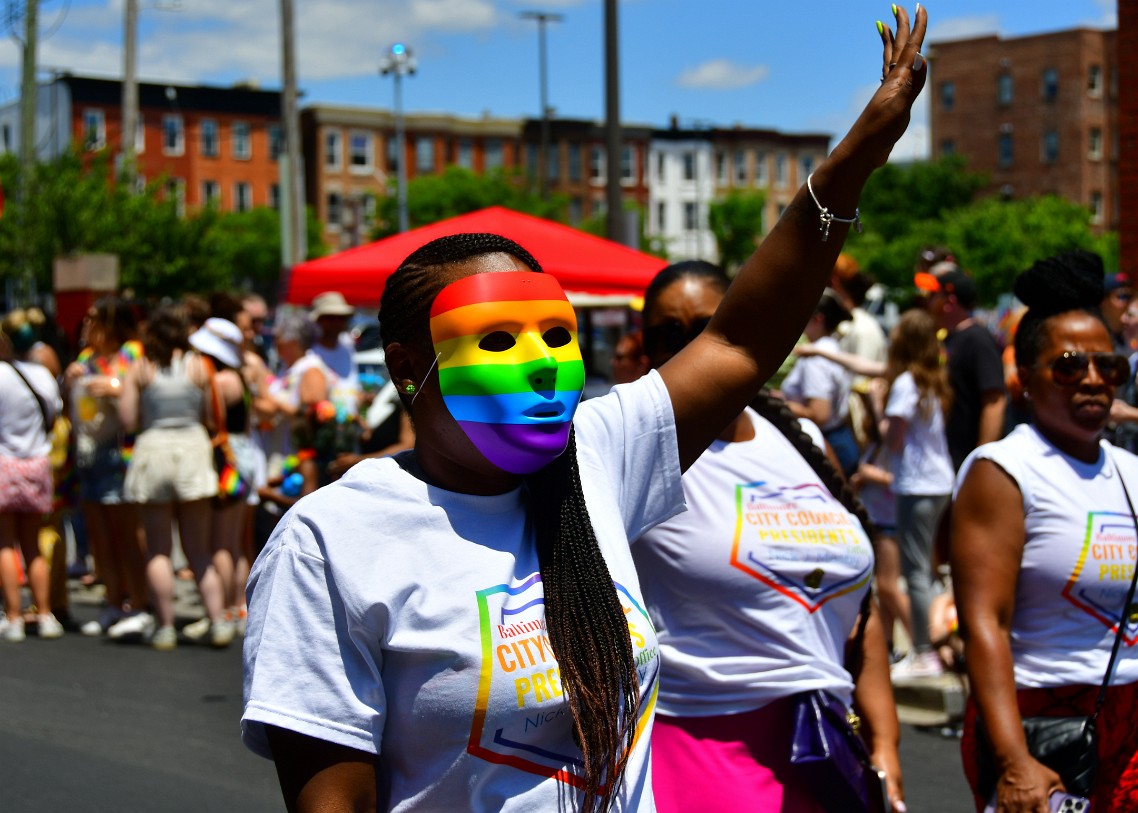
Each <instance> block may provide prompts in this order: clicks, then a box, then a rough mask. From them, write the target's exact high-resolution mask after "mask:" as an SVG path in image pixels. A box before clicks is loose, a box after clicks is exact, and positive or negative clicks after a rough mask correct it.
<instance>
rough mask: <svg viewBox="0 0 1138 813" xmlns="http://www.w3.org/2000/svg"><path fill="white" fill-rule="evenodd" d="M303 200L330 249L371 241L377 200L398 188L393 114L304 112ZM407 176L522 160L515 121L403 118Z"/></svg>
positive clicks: (343, 109)
mask: <svg viewBox="0 0 1138 813" xmlns="http://www.w3.org/2000/svg"><path fill="white" fill-rule="evenodd" d="M300 121H301V124H300V126H301V137H302V142H303V145H304V146H303V152H304V156H305V190H306V191H305V197H306V198H307V200H308V203H309V205H310V206H312V207H314V209H315V211H316V216H317V218H318V219H319V220H320V221H321V222H322V223H323V224H324V239H325V241H326V242H327V243H328V245H329V246H331V247H332V249H333V250H337V249H340V248H347V247H350V246H356V245H359V244H361V243H363V242H367V239H368V233H369V232H370V231H371V229H372V227H373V226H374V224H375V213H376V201H377V199H378V198H380V197H384V196H385V195H387V194H388V193H389V190H393V189H394V185H395V179H396V175H397V174H398V171H399V170H398V166H399V164H398V161H399V158H400V156H399V155H398V154H397V153H398V148H397V141H396V138H395V114H394V113H393V112H391V111H390V110H381V109H378V108H363V107H347V106H341V105H326V104H316V105H312V106H310V107H306V108H305V109H304V110H302V111H301V114H300ZM403 121H404V148H405V154H404V155H403V156H402V159H403V161H404V162H405V163H406V167H407V179H408V180H410V179H412V178H414V177H416V176H417V175H431V174H439V173H442V172H443V170H444V169H445V168H446V167H448V166H459V167H465V168H467V169H470V170H473V171H474V172H477V173H479V174H481V173H483V172H488V171H491V170H494V169H498V168H501V169H512V168H514V167H517V166H518V165H519V155H520V146H519V135H520V132H521V121H520V120H518V119H503V118H493V117H490V116H482V117H480V118H467V117H461V116H452V115H446V114H428V113H411V114H407V115H405V116H404V119H403Z"/></svg>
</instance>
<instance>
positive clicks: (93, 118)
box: [83, 109, 107, 152]
mask: <svg viewBox="0 0 1138 813" xmlns="http://www.w3.org/2000/svg"><path fill="white" fill-rule="evenodd" d="M105 146H107V122H106V118H105V116H104V115H103V111H102V110H95V109H87V110H84V111H83V149H85V150H87V151H88V152H95V151H96V150H101V149H103V147H105Z"/></svg>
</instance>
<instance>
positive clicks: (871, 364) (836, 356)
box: [794, 344, 886, 378]
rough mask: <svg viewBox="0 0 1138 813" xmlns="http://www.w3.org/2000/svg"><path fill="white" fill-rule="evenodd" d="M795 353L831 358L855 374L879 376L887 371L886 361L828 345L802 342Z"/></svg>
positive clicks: (804, 355) (795, 349)
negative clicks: (846, 351) (834, 348)
mask: <svg viewBox="0 0 1138 813" xmlns="http://www.w3.org/2000/svg"><path fill="white" fill-rule="evenodd" d="M794 355H796V356H802V357H806V358H809V357H810V356H820V357H821V358H824V359H829V360H830V361H832V362H834V363H835V364H840V365H842V366H843V367H845V368H846V369H847V370H849V371H850V372H851V373H853V374H854V375H864V376H866V377H868V378H877V377H880V376H883V375H885V372H886V370H885V362H884V361H874V360H873V359H867V358H863V357H862V356H857V355H854V354H853V353H845V352H843V351H841V350H830V349H829V348H827V347H819V346H818V345H816V344H800V345H799V346H798V347H795V348H794Z"/></svg>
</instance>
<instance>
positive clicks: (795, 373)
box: [782, 336, 850, 432]
mask: <svg viewBox="0 0 1138 813" xmlns="http://www.w3.org/2000/svg"><path fill="white" fill-rule="evenodd" d="M814 346H815V347H817V348H818V349H820V350H821V349H825V350H829V351H831V352H834V353H837V352H840V348H839V347H838V342H837V340H836V339H835V338H834V337H833V336H823V337H822V338H821V339H819V340H818V341H816V342H814ZM782 394H783V395H784V396H786V399H787V400H788V401H797V402H798V403H800V404H805V403H806V402H808V401H810V400H812V399H814V398H821V399H823V400H826V401H829V402H830V420H829V421H827V422H826V423H825V424H823V425H822V431H823V432H829V431H830V430H831V429H836V428H837V427H838V426H840V425H841V423H842V421H844V420H845V419H846V415H847V414H848V413H849V411H850V405H849V400H850V379H849V375H847V373H846V370H845V368H844V367H842V366H841V365H840V364H837V363H835V362H833V361H830V360H829V359H825V358H822V357H821V356H806V357H804V358H800V359H799V360H798V362H797V363H796V364H795V365H794V367H793V369H791V371H790V374H789V375H787V377H786V380H785V381H783V382H782Z"/></svg>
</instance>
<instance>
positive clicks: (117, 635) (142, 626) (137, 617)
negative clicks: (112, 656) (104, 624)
mask: <svg viewBox="0 0 1138 813" xmlns="http://www.w3.org/2000/svg"><path fill="white" fill-rule="evenodd" d="M152 635H154V616H152V615H151V614H150V613H148V612H137V613H135V614H134V615H128V616H127V617H126V618H124V619H123V620H122V621H118V622H116V623H115V624H112V625H111V628H110V629H108V630H107V637H108V638H110V639H112V640H115V641H119V640H122V639H123V638H136V637H137V638H149V637H151V636H152Z"/></svg>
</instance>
